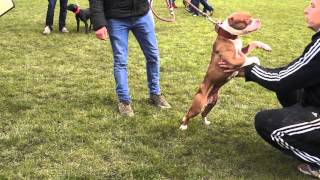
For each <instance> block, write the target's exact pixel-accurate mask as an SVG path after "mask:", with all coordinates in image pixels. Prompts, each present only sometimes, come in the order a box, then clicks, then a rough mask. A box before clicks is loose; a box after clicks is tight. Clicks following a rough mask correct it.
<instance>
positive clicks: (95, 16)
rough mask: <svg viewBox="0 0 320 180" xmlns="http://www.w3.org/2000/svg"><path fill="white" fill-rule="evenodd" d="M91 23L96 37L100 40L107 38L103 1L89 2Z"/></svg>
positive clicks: (94, 0)
mask: <svg viewBox="0 0 320 180" xmlns="http://www.w3.org/2000/svg"><path fill="white" fill-rule="evenodd" d="M89 2H90V12H91V22H92V25H93V30H95V31H96V37H97V38H98V39H101V40H106V39H107V38H108V32H107V28H106V25H107V21H106V17H105V14H104V0H90V1H89Z"/></svg>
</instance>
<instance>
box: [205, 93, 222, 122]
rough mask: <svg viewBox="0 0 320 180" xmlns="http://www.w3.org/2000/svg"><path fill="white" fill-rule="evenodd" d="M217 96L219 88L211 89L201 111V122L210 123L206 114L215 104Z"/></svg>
mask: <svg viewBox="0 0 320 180" xmlns="http://www.w3.org/2000/svg"><path fill="white" fill-rule="evenodd" d="M218 97H219V89H212V90H211V92H210V94H209V97H208V104H207V106H206V107H205V109H204V110H203V111H202V113H201V116H202V119H203V123H204V124H205V125H209V124H210V123H211V122H210V121H208V118H207V115H208V114H209V112H210V111H211V110H212V108H213V107H214V106H215V105H216V104H217V101H218Z"/></svg>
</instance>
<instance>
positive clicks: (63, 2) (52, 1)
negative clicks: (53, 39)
mask: <svg viewBox="0 0 320 180" xmlns="http://www.w3.org/2000/svg"><path fill="white" fill-rule="evenodd" d="M56 2H57V0H48V10H47V16H46V26H45V28H44V31H43V34H45V35H47V34H50V33H51V31H52V30H53V28H52V25H53V17H54V8H55V6H56ZM67 4H68V0H60V15H59V31H60V32H62V33H67V32H68V30H67V28H66V27H65V25H66V17H67Z"/></svg>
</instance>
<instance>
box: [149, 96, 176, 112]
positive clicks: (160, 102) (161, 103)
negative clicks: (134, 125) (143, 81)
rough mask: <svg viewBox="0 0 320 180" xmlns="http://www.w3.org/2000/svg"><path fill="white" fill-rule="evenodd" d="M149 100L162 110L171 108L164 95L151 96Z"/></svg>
mask: <svg viewBox="0 0 320 180" xmlns="http://www.w3.org/2000/svg"><path fill="white" fill-rule="evenodd" d="M149 100H150V103H151V104H153V105H155V106H157V107H159V108H162V109H168V108H171V106H170V104H169V103H168V102H167V100H166V99H165V97H164V96H163V95H156V94H151V95H150V99H149Z"/></svg>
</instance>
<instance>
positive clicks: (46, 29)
mask: <svg viewBox="0 0 320 180" xmlns="http://www.w3.org/2000/svg"><path fill="white" fill-rule="evenodd" d="M50 33H51V29H50V27H49V26H46V27H45V28H44V30H43V32H42V34H44V35H48V34H50Z"/></svg>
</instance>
